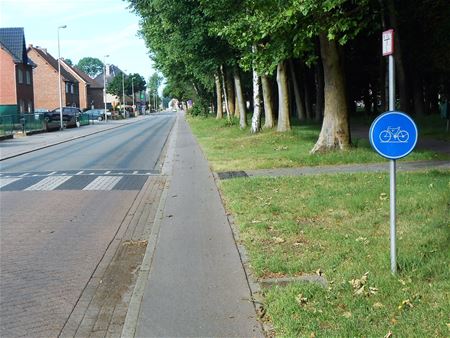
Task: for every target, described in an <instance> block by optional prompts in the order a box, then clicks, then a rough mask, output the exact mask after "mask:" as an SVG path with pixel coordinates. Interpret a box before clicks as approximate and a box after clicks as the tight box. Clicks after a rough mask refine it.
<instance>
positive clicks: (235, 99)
mask: <svg viewBox="0 0 450 338" xmlns="http://www.w3.org/2000/svg"><path fill="white" fill-rule="evenodd" d="M233 76H234V74H233ZM234 89H235V90H236V83H235V84H234ZM239 116H241V115H240V113H239V100H238V96H237V91H235V93H234V117H236V118H239Z"/></svg>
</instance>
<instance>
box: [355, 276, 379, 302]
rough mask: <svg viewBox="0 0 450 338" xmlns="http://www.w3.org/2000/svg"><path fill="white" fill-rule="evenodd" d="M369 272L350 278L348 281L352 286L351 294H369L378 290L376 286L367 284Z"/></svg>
mask: <svg viewBox="0 0 450 338" xmlns="http://www.w3.org/2000/svg"><path fill="white" fill-rule="evenodd" d="M368 279H369V272H366V273H365V274H364V275H362V277H361V278H356V279H352V280H351V281H349V283H350V285H351V286H352V288H353V291H354V292H353V294H354V295H356V296H366V297H367V296H370V295H374V294H376V293H377V292H378V288H376V287H373V286H368Z"/></svg>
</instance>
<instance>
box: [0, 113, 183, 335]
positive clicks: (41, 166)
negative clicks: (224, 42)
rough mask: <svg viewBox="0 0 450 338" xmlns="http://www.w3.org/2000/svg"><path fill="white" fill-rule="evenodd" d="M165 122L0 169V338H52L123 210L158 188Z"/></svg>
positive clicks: (156, 119) (147, 122) (169, 118)
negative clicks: (147, 191)
mask: <svg viewBox="0 0 450 338" xmlns="http://www.w3.org/2000/svg"><path fill="white" fill-rule="evenodd" d="M174 119H175V116H174V115H173V114H160V115H156V116H152V117H151V118H147V119H143V120H142V121H139V122H137V123H133V124H129V125H123V126H121V127H119V128H116V129H112V130H109V131H104V132H102V133H98V134H95V135H92V136H87V137H83V138H81V139H78V140H74V141H70V142H67V143H63V144H60V145H57V146H53V147H49V148H45V149H42V150H38V151H34V152H31V153H28V154H25V155H21V156H18V157H15V158H11V159H7V160H3V161H2V162H0V209H1V210H0V231H1V239H0V254H1V260H0V269H1V270H0V271H1V274H0V320H1V322H0V336H1V337H56V336H58V335H59V334H60V332H61V330H62V329H63V327H64V326H65V324H66V322H67V321H68V319H69V316H70V315H71V314H72V313H73V310H74V308H75V307H76V306H77V305H78V306H79V305H80V303H79V300H80V297H81V295H82V294H83V291H85V288H86V287H87V286H88V285H89V282H90V280H91V277H92V276H93V275H94V274H95V272H96V270H98V266H99V264H100V262H103V260H104V259H105V253H106V252H107V251H108V249H109V248H110V247H111V246H112V243H113V240H114V239H115V238H116V237H117V234H118V233H120V231H122V230H121V225H122V224H124V223H125V220H126V219H127V217H128V216H129V217H130V219H132V217H133V215H134V213H135V212H136V210H138V209H134V207H133V205H134V204H136V201H137V200H139V201H140V202H139V203H141V204H143V203H144V202H145V203H150V202H147V201H150V200H151V199H150V197H149V198H146V199H142V197H139V196H141V195H142V194H141V193H140V190H141V188H142V187H144V186H145V187H149V188H148V189H155V190H156V188H151V187H152V186H154V187H156V186H157V185H155V184H153V185H152V184H149V182H150V183H151V182H152V180H155V182H156V180H158V179H159V178H158V177H157V175H158V173H159V169H160V168H159V166H160V164H159V162H158V161H159V158H160V154H161V151H162V148H163V146H164V144H165V141H166V139H167V135H168V133H169V131H170V128H171V126H172V124H173V121H174ZM32 137H33V136H31V137H30V139H31V138H32ZM2 146H3V145H2V144H0V147H2ZM158 184H159V183H158ZM149 191H150V190H149ZM149 194H150V195H151V191H150V193H149ZM142 201H144V202H142ZM156 202H157V201H154V203H156ZM141 209H142V210H144V209H143V208H141ZM128 223H130V222H128ZM135 223H136V224H137V225H139V224H138V223H139V222H138V221H136V222H135ZM124 232H126V231H125V230H124ZM130 243H132V242H131V241H130ZM111 256H113V255H111ZM110 258H111V257H110ZM113 309H114V308H113ZM91 315H92V314H91ZM83 316H85V315H84V314H83ZM85 317H86V316H85ZM89 319H91V318H89ZM93 324H96V325H97V326H98V321H97V323H95V322H94V323H93Z"/></svg>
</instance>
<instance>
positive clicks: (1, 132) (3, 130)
mask: <svg viewBox="0 0 450 338" xmlns="http://www.w3.org/2000/svg"><path fill="white" fill-rule="evenodd" d="M15 117H16V116H15V115H0V137H1V136H8V135H12V134H13V132H14V118H15Z"/></svg>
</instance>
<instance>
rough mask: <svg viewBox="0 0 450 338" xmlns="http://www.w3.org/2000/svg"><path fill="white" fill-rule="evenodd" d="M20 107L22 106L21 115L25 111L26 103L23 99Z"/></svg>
mask: <svg viewBox="0 0 450 338" xmlns="http://www.w3.org/2000/svg"><path fill="white" fill-rule="evenodd" d="M19 105H20V113H23V112H24V111H25V101H24V100H22V99H21V100H20V101H19Z"/></svg>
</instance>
